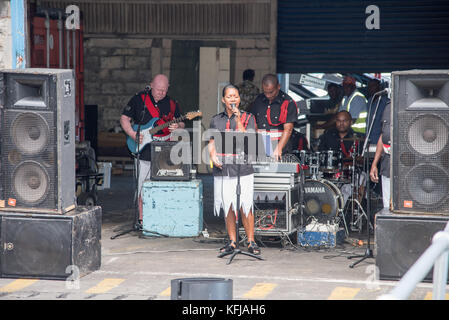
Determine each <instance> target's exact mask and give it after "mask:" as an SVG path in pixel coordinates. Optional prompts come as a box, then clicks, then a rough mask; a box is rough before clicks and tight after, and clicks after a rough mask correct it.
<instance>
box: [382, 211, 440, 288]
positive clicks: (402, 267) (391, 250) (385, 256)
mask: <svg viewBox="0 0 449 320" xmlns="http://www.w3.org/2000/svg"><path fill="white" fill-rule="evenodd" d="M448 221H449V217H446V216H430V215H412V214H392V213H391V212H389V210H388V209H383V210H382V211H380V212H379V213H377V214H376V222H375V243H376V249H377V254H376V266H377V267H378V268H379V275H380V279H381V280H397V279H400V278H401V277H402V276H404V274H405V273H406V272H407V271H408V269H410V267H411V266H412V265H413V264H414V263H415V262H416V260H418V259H419V257H420V256H421V255H422V254H423V253H424V251H425V250H426V249H427V248H428V247H429V246H430V245H431V243H432V238H433V236H434V235H435V233H437V232H438V231H442V230H444V228H445V226H446V224H447V222H448ZM432 278H433V270H431V271H430V272H429V274H427V276H426V277H425V279H424V280H425V281H431V280H432ZM448 279H449V278H448Z"/></svg>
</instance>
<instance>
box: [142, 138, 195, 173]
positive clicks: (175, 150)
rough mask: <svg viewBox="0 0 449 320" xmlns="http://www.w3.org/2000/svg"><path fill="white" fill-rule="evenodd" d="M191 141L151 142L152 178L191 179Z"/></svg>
mask: <svg viewBox="0 0 449 320" xmlns="http://www.w3.org/2000/svg"><path fill="white" fill-rule="evenodd" d="M191 149H192V148H191V145H190V143H186V142H178V141H152V142H151V180H166V181H167V180H168V181H178V180H190V169H191V168H192V165H191V163H192V152H191Z"/></svg>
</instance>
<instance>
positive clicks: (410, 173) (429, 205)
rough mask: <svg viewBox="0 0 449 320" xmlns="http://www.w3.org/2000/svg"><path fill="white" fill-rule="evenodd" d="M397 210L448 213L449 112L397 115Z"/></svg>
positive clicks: (394, 141)
mask: <svg viewBox="0 0 449 320" xmlns="http://www.w3.org/2000/svg"><path fill="white" fill-rule="evenodd" d="M397 117H398V119H396V122H395V124H396V125H397V126H398V128H399V130H398V134H397V135H396V136H394V138H393V146H394V148H393V158H392V165H393V177H394V180H393V181H392V183H393V197H394V199H393V205H394V210H399V211H410V212H416V211H418V212H428V213H443V214H446V213H447V214H449V197H448V193H449V171H448V168H449V164H448V161H449V109H448V110H447V112H440V111H438V112H437V111H429V112H423V111H420V112H417V111H402V112H398V113H397Z"/></svg>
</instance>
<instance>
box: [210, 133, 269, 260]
mask: <svg viewBox="0 0 449 320" xmlns="http://www.w3.org/2000/svg"><path fill="white" fill-rule="evenodd" d="M220 136H221V141H220V142H218V143H217V142H216V141H215V148H216V150H221V151H222V152H221V153H222V154H233V155H235V157H233V161H232V162H233V163H232V164H235V165H237V186H236V197H237V199H236V202H237V205H236V207H237V208H234V211H235V215H236V217H235V236H236V247H235V248H234V250H233V251H232V252H222V253H220V254H219V255H218V258H222V257H224V256H227V255H231V256H230V257H229V259H228V262H227V263H226V264H230V263H231V262H232V260H233V259H234V258H235V256H236V255H238V254H243V255H245V256H248V257H252V258H256V259H259V260H263V258H262V257H261V256H258V255H255V254H253V253H250V252H246V251H242V250H241V249H240V244H239V242H240V240H239V238H240V235H239V211H240V194H241V186H240V167H241V165H242V164H251V163H252V162H254V161H256V160H257V152H258V151H262V150H261V149H259V148H260V147H259V148H258V147H255V146H256V145H258V143H257V141H258V140H253V139H258V134H257V133H256V132H239V131H232V132H220ZM251 141H253V142H254V141H256V143H254V144H251V143H249V142H251ZM250 146H251V147H250ZM253 146H254V147H253ZM263 150H265V149H263ZM251 151H252V152H251ZM226 160H227V162H228V164H229V160H228V159H226ZM253 215H254V212H253Z"/></svg>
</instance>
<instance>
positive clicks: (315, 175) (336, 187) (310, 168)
mask: <svg viewBox="0 0 449 320" xmlns="http://www.w3.org/2000/svg"><path fill="white" fill-rule="evenodd" d="M344 140H350V141H352V142H353V149H352V150H353V151H354V152H352V153H351V154H350V156H349V157H345V156H344V154H343V153H342V152H341V151H340V150H339V151H335V150H327V151H318V152H311V151H304V150H301V151H297V152H295V154H296V156H297V158H298V159H299V162H300V165H301V168H302V170H303V172H304V176H305V180H304V213H305V215H306V216H308V218H311V219H313V220H315V221H317V222H319V223H324V224H326V223H328V224H329V223H339V222H340V221H341V220H343V225H344V228H345V231H346V234H347V235H348V233H349V231H348V224H347V223H346V218H345V213H346V212H350V223H349V226H350V227H351V231H359V232H361V229H362V222H363V221H362V218H363V217H365V218H366V219H367V215H366V213H365V211H364V210H363V207H362V205H361V203H360V202H361V200H362V199H363V196H364V188H363V187H361V186H363V182H362V183H361V180H362V179H361V177H362V176H363V175H364V172H363V171H364V170H363V165H364V160H363V158H362V157H360V156H359V155H358V151H359V150H358V146H359V145H360V143H357V142H358V141H362V139H360V138H348V139H344ZM343 186H346V188H343ZM348 187H350V194H349V195H347V196H346V199H345V196H344V194H343V193H342V191H343V189H349V188H348ZM346 200H349V202H348V201H346ZM346 208H347V210H346V211H345V209H346ZM367 220H368V219H367Z"/></svg>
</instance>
